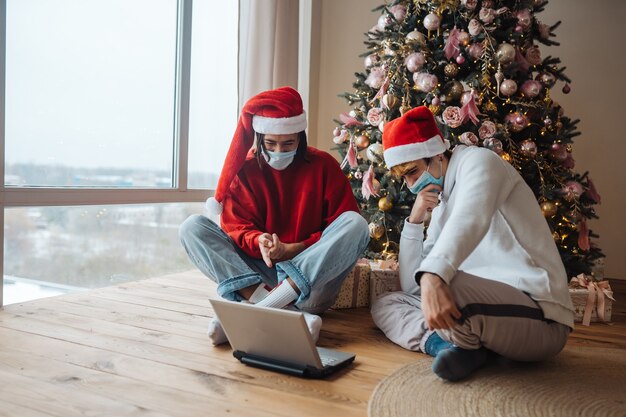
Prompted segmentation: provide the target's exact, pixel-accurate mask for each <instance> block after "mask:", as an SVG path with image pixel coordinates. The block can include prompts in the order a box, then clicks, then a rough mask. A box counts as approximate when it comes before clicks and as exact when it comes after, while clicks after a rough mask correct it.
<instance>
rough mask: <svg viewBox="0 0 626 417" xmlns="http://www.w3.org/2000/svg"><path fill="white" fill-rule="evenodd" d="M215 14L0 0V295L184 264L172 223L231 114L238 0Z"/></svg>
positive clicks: (190, 199)
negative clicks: (1, 101) (0, 226)
mask: <svg viewBox="0 0 626 417" xmlns="http://www.w3.org/2000/svg"><path fill="white" fill-rule="evenodd" d="M192 4H193V7H192ZM215 13H216V12H215V5H214V4H213V3H212V1H211V0H194V1H191V0H178V1H177V0H87V1H85V0H0V40H1V41H2V42H5V43H6V44H5V45H1V44H0V76H1V77H0V78H1V79H2V81H1V82H0V99H4V103H5V107H4V109H1V110H2V114H1V116H2V117H3V118H4V129H3V130H2V131H1V132H0V139H1V145H2V146H1V147H0V156H3V157H2V158H0V167H2V168H3V170H0V172H4V182H3V185H2V189H1V190H0V191H2V196H1V197H0V204H1V205H2V206H1V207H0V223H3V224H4V227H3V229H2V230H3V232H2V233H3V236H2V240H1V241H0V242H2V243H3V246H4V250H3V251H2V252H1V253H3V254H4V256H3V258H2V263H0V265H1V266H2V268H0V270H2V271H3V277H4V280H3V283H4V285H3V288H4V292H5V298H4V301H3V300H2V297H1V295H2V291H0V305H1V304H7V303H9V302H17V301H22V300H23V299H24V298H36V297H39V296H44V295H52V294H56V293H63V292H68V291H76V290H81V289H84V288H93V287H98V286H103V285H110V284H113V283H117V282H124V281H129V280H134V279H140V278H146V277H150V276H158V275H164V274H168V273H172V272H176V271H182V270H189V269H192V268H193V267H192V265H191V263H190V262H189V261H188V260H187V257H186V255H185V253H184V250H183V248H182V246H181V245H180V242H179V240H178V236H177V233H178V232H177V229H178V225H179V224H180V223H182V221H183V220H184V219H185V218H186V217H187V216H188V215H190V214H192V213H201V212H202V211H203V202H204V200H205V199H206V198H207V197H208V196H209V195H210V194H211V191H210V190H211V189H212V188H214V187H215V185H216V184H217V178H218V176H219V172H220V170H221V165H222V163H223V160H224V156H225V154H226V150H227V147H228V145H229V144H230V138H231V137H232V129H233V128H234V126H235V123H236V120H237V33H238V28H237V25H238V2H224V3H221V4H220V10H219V18H216V16H215ZM5 33H6V36H4V35H5ZM218 41H219V43H220V48H219V49H220V53H219V54H218V53H217V49H218V48H216V47H215V45H216V43H217V42H218ZM3 47H4V49H3ZM2 82H3V83H4V84H2ZM0 126H2V125H1V124H0ZM9 297H10V298H9Z"/></svg>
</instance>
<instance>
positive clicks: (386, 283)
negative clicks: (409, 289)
mask: <svg viewBox="0 0 626 417" xmlns="http://www.w3.org/2000/svg"><path fill="white" fill-rule="evenodd" d="M370 269H371V272H370V305H372V304H373V303H374V301H375V300H376V299H378V297H380V296H381V295H383V294H384V293H387V292H394V291H400V290H401V289H402V288H401V287H400V272H399V270H398V262H397V261H395V260H386V261H370Z"/></svg>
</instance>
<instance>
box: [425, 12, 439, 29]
mask: <svg viewBox="0 0 626 417" xmlns="http://www.w3.org/2000/svg"><path fill="white" fill-rule="evenodd" d="M439 25H441V18H440V17H439V16H437V15H436V14H435V13H429V14H427V15H426V17H425V18H424V27H425V28H426V29H428V30H437V29H439Z"/></svg>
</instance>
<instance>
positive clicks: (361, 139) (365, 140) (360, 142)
mask: <svg viewBox="0 0 626 417" xmlns="http://www.w3.org/2000/svg"><path fill="white" fill-rule="evenodd" d="M354 144H355V145H356V146H357V147H358V148H367V147H368V146H370V138H369V137H368V136H367V135H359V136H357V137H356V139H355V140H354Z"/></svg>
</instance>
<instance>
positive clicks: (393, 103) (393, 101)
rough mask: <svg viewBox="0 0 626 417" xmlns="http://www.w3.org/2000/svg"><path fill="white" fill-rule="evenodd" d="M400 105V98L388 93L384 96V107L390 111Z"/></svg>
mask: <svg viewBox="0 0 626 417" xmlns="http://www.w3.org/2000/svg"><path fill="white" fill-rule="evenodd" d="M399 103H400V100H398V97H396V96H394V95H393V94H389V93H387V94H385V95H384V96H383V105H384V106H385V107H387V108H388V109H389V110H393V109H395V108H396V107H397V106H398V104H399Z"/></svg>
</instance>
